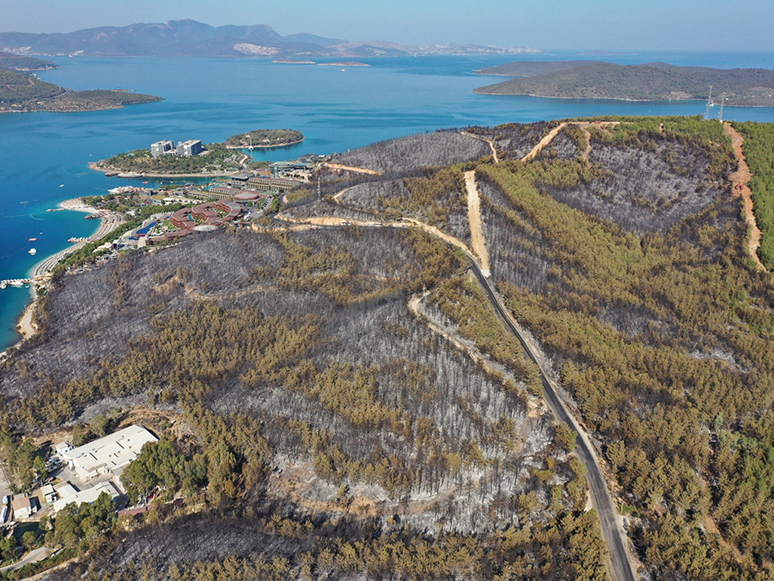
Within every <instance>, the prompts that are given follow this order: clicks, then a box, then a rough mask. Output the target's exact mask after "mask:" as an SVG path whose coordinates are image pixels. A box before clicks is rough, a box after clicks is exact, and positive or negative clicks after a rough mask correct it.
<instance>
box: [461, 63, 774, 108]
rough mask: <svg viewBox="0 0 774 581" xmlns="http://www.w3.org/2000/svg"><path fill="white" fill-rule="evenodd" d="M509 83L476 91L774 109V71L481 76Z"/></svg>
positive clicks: (660, 69) (518, 70)
mask: <svg viewBox="0 0 774 581" xmlns="http://www.w3.org/2000/svg"><path fill="white" fill-rule="evenodd" d="M476 72H478V73H479V74H488V75H504V76H510V77H519V78H514V79H512V80H509V81H504V82H502V83H497V84H494V85H489V86H486V87H481V88H479V89H476V90H475V91H473V92H474V93H480V94H485V95H524V96H530V97H547V98H552V99H618V100H627V101H667V100H674V101H681V100H701V101H704V100H707V98H708V97H709V91H710V86H712V97H714V98H715V99H716V100H717V101H718V103H720V100H721V99H722V100H723V102H724V103H725V105H727V106H733V107H774V71H771V70H768V69H729V70H726V69H712V68H707V67H678V66H673V65H669V64H666V63H648V64H642V65H616V64H612V63H606V62H600V61H557V62H529V61H522V62H516V63H509V64H506V65H501V66H499V67H491V68H488V69H482V70H480V71H476Z"/></svg>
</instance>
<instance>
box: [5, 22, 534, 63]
mask: <svg viewBox="0 0 774 581" xmlns="http://www.w3.org/2000/svg"><path fill="white" fill-rule="evenodd" d="M0 50H5V51H8V52H12V53H15V54H20V55H44V56H55V55H73V56H78V55H84V56H199V57H240V56H271V57H282V56H286V57H290V56H303V57H327V56H330V57H382V56H408V55H467V54H535V53H539V52H540V51H539V50H536V49H532V48H527V47H513V48H499V47H493V46H479V45H474V44H464V45H460V44H450V45H427V46H406V45H401V44H395V43H391V42H349V41H346V40H341V39H334V38H324V37H320V36H315V35H313V34H291V35H288V36H284V37H283V36H280V35H279V34H277V33H276V32H275V31H274V29H273V28H272V27H271V26H267V25H264V24H257V25H252V26H219V27H217V28H215V27H212V26H210V25H208V24H202V23H201V22H196V21H195V20H172V21H169V22H164V23H158V24H132V25H129V26H123V27H101V28H89V29H86V30H78V31H76V32H70V33H67V34H60V33H56V34H32V33H23V32H2V33H0Z"/></svg>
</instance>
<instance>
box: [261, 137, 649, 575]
mask: <svg viewBox="0 0 774 581" xmlns="http://www.w3.org/2000/svg"><path fill="white" fill-rule="evenodd" d="M565 125H567V124H566V123H564V124H562V125H560V126H559V127H557V128H555V129H556V131H552V132H551V134H550V137H549V136H546V137H547V138H548V139H546V138H544V140H543V141H544V142H543V141H542V142H541V144H539V146H538V147H536V149H535V150H533V152H534V154H536V153H537V152H538V151H539V148H542V147H544V146H545V145H546V144H547V143H550V141H551V139H553V137H554V136H555V135H556V134H557V133H558V132H559V131H560V130H561V129H563V128H564V126H565ZM528 157H529V156H528ZM470 174H473V175H470V176H468V175H466V176H465V177H466V178H468V177H470V178H472V185H473V187H475V173H474V172H470ZM466 181H471V180H466ZM341 193H343V192H339V194H341ZM337 196H338V194H337ZM337 196H334V200H335V201H336V202H337V203H339V204H341V201H340V200H339V199H338V197H337ZM469 210H474V211H475V210H478V211H479V212H480V209H479V208H475V207H474V208H469ZM275 218H278V219H280V220H285V221H297V222H307V223H313V221H315V220H320V222H318V223H320V224H325V225H331V226H334V225H335V226H338V225H340V224H341V221H342V219H341V218H335V219H334V218H330V217H326V218H320V217H318V218H298V219H292V218H287V217H283V216H280V215H277V216H275ZM326 220H331V221H330V222H327V221H326ZM348 222H350V223H353V224H354V223H356V221H352V220H348ZM407 223H410V224H412V225H414V226H417V227H420V228H423V229H425V230H426V231H428V232H429V233H430V234H432V235H433V236H436V237H438V238H441V239H442V240H444V241H445V242H447V243H448V244H450V245H452V246H455V247H457V248H460V249H461V250H463V252H465V254H466V255H467V256H468V258H469V259H470V264H471V266H472V268H473V272H474V274H475V276H476V278H477V279H478V280H479V282H480V283H481V286H482V287H483V288H484V291H486V293H487V296H488V297H489V300H490V302H491V303H492V306H493V307H494V308H495V310H496V311H497V313H498V314H499V315H500V317H501V318H502V319H503V321H504V322H505V325H506V327H507V328H508V329H509V330H510V331H511V332H512V333H513V334H514V335H515V336H516V338H517V339H518V340H519V342H520V343H521V345H522V347H523V348H524V350H525V351H526V352H527V354H528V355H529V357H530V358H531V359H532V360H533V361H534V362H535V363H536V364H537V366H538V369H539V370H540V375H541V377H542V380H543V393H544V398H543V399H544V401H545V402H546V404H547V405H548V407H549V409H550V410H551V411H552V412H553V414H554V416H555V417H556V418H557V420H558V421H561V422H565V423H566V424H567V425H568V426H570V428H571V429H572V430H574V431H575V432H576V433H577V434H578V438H577V441H576V453H577V454H578V458H579V459H580V461H581V462H582V463H583V465H584V467H585V468H586V472H587V473H586V480H587V482H588V483H589V490H590V492H591V501H592V504H593V505H594V508H595V509H596V511H597V514H598V516H599V522H600V528H601V532H602V539H603V540H604V542H605V544H606V545H607V549H608V553H609V558H610V561H609V563H608V564H609V570H610V574H611V576H612V579H613V581H636V580H637V579H638V577H637V575H636V574H635V572H634V567H633V565H632V562H631V559H630V557H629V553H628V551H627V550H626V540H627V536H626V532H625V531H624V529H623V524H622V522H621V520H620V518H619V515H618V511H617V510H616V508H615V504H614V502H613V499H612V497H611V496H610V492H609V491H608V489H607V483H606V481H605V477H604V475H603V472H602V468H601V462H600V460H599V458H598V457H597V454H596V451H595V448H594V445H593V444H592V443H591V440H590V438H589V436H588V434H587V433H586V431H585V429H584V428H583V427H582V426H581V425H580V424H579V423H578V421H577V420H576V419H575V417H574V416H573V415H572V414H571V413H570V411H569V409H568V408H567V406H566V405H565V403H564V401H563V400H562V399H561V398H560V397H559V387H558V386H557V385H556V383H555V382H554V381H553V380H552V379H551V377H550V376H549V374H548V372H547V368H548V364H547V363H546V362H545V361H544V359H543V356H542V354H541V352H540V350H539V349H538V348H537V346H536V345H535V344H534V343H533V342H532V341H531V339H530V338H529V337H527V336H526V334H525V333H524V332H523V331H522V330H521V327H520V326H519V324H518V323H517V322H516V320H515V319H514V318H513V316H512V315H511V314H510V311H509V310H508V308H507V307H506V306H505V303H504V302H503V300H502V298H501V297H500V295H499V294H498V293H497V291H496V290H495V288H494V285H493V284H492V281H491V280H490V279H489V272H488V271H487V272H482V266H481V265H480V264H479V262H478V260H479V259H480V257H479V256H477V255H476V254H475V253H474V252H473V251H472V250H471V249H470V248H468V247H467V246H466V245H465V244H464V243H463V242H462V241H460V240H458V239H456V238H454V237H452V236H449V235H447V234H444V233H443V232H441V231H440V230H438V229H437V228H435V227H433V226H429V225H427V224H424V223H423V222H420V221H418V220H413V219H407V218H404V219H403V221H402V222H391V223H387V224H386V225H389V226H402V227H406V226H407V225H408V224H407ZM358 224H363V223H359V222H358ZM482 234H483V232H482ZM483 243H484V244H485V241H483Z"/></svg>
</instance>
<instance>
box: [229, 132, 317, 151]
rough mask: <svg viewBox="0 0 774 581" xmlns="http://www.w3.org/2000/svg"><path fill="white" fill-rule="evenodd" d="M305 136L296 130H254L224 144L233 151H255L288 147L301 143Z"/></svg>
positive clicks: (236, 136) (233, 137) (230, 138)
mask: <svg viewBox="0 0 774 581" xmlns="http://www.w3.org/2000/svg"><path fill="white" fill-rule="evenodd" d="M304 139H306V138H305V137H304V134H303V133H301V132H300V131H296V130H295V129H254V130H252V131H250V132H248V133H240V134H239V135H232V136H231V137H229V138H228V139H226V141H225V142H224V145H225V146H226V147H228V148H231V149H254V148H256V147H262V148H263V147H287V146H288V145H295V144H296V143H301V142H302V141H303V140H304Z"/></svg>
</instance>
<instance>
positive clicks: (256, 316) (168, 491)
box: [0, 118, 774, 581]
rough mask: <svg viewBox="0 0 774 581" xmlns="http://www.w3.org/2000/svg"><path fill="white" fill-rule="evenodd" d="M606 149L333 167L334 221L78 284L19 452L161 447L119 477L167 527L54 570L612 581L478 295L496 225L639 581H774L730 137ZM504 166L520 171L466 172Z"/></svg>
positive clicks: (135, 521)
mask: <svg viewBox="0 0 774 581" xmlns="http://www.w3.org/2000/svg"><path fill="white" fill-rule="evenodd" d="M606 121H607V122H606V123H604V124H602V123H597V124H595V123H593V122H589V121H572V120H568V121H566V122H564V123H562V124H561V125H560V124H557V123H555V122H550V123H542V124H536V125H534V126H520V125H516V124H509V125H506V126H502V127H494V128H485V127H469V128H466V130H465V132H466V135H458V134H453V133H438V134H433V135H432V136H430V137H428V136H417V137H415V138H413V139H409V140H399V141H397V142H396V143H392V144H390V143H385V144H379V145H377V146H376V147H373V148H371V149H368V148H365V149H363V150H360V151H356V152H350V153H351V154H352V157H351V158H349V161H350V162H351V163H355V162H356V161H357V162H358V163H363V164H365V165H367V166H368V167H378V168H379V169H381V170H384V172H385V175H375V174H363V173H357V172H346V171H342V172H338V171H328V170H326V171H324V172H323V173H322V174H321V176H320V179H321V185H320V187H321V189H322V193H323V197H322V199H317V196H316V188H314V192H311V189H312V188H310V192H307V193H308V194H309V197H304V195H305V193H304V192H293V196H292V198H293V199H292V201H291V203H290V204H288V206H290V205H293V204H295V206H294V207H285V208H283V210H282V211H281V213H280V215H279V216H278V219H275V220H272V219H264V220H263V221H261V222H259V223H256V224H255V225H254V229H241V230H229V231H226V232H217V233H212V234H201V235H196V236H193V237H189V238H187V239H185V241H184V242H182V243H180V244H178V245H176V246H172V247H168V248H161V249H158V250H156V251H154V252H152V253H133V254H124V255H121V256H119V257H118V258H116V259H114V260H112V261H109V262H108V263H107V264H105V265H102V266H98V267H93V268H90V269H87V270H85V271H83V272H80V273H76V274H60V275H59V278H57V279H56V280H55V283H54V286H55V288H54V289H53V291H52V292H50V293H49V295H48V296H47V297H46V298H44V299H43V300H42V304H41V305H40V310H39V319H40V321H39V322H40V324H41V325H42V327H43V332H42V334H41V335H39V336H37V337H35V338H33V339H32V340H30V341H27V342H26V343H24V344H22V346H21V347H20V349H19V350H18V351H15V352H12V353H11V354H10V356H9V357H8V358H7V359H6V360H5V361H4V362H2V363H0V390H2V393H3V394H4V402H3V404H4V405H3V406H2V408H1V410H0V424H1V425H2V426H4V427H5V428H6V430H8V433H7V434H5V435H4V436H3V437H4V442H5V444H4V446H3V447H2V448H0V452H2V453H4V454H5V453H7V450H8V449H9V448H10V449H11V450H13V449H14V448H13V446H15V445H18V446H19V448H18V449H21V450H26V448H24V447H23V446H22V444H21V436H22V433H23V434H47V433H49V432H50V431H51V430H54V429H62V428H63V427H67V426H70V425H73V424H75V425H77V426H79V430H81V431H82V432H87V433H88V431H89V430H96V429H98V428H97V426H99V425H101V424H100V423H99V422H98V421H97V420H98V418H99V414H105V413H106V410H110V409H116V410H117V411H116V412H115V415H116V416H117V417H122V414H127V415H129V416H130V417H144V418H153V417H157V418H158V417H160V418H161V419H160V420H158V421H156V423H155V424H154V428H155V429H156V430H157V431H158V433H159V435H161V436H163V438H162V444H159V445H158V446H155V447H150V448H149V449H148V450H145V451H144V452H143V454H142V455H141V458H140V459H139V460H138V463H137V464H133V465H132V466H130V468H129V469H127V477H126V479H125V480H124V483H125V484H126V485H127V487H128V490H129V493H130V495H133V496H132V497H133V498H136V497H137V496H138V495H140V494H150V493H154V494H155V495H156V497H157V499H158V500H157V501H156V502H155V503H154V504H153V505H151V508H150V510H149V511H148V512H147V513H146V514H140V515H135V516H131V517H129V516H126V517H122V520H121V521H120V523H119V524H118V525H111V524H106V525H103V526H102V528H101V529H100V531H99V534H94V530H93V527H94V526H96V525H93V524H92V523H93V521H94V519H93V518H91V520H89V519H85V520H84V522H83V524H82V525H81V528H80V529H78V530H79V531H81V532H82V536H78V534H74V533H72V530H73V529H72V528H70V524H71V523H70V521H68V520H66V519H62V520H54V523H53V530H52V531H51V532H50V533H48V534H47V542H49V543H50V544H52V545H53V544H56V543H58V544H62V545H63V546H65V547H67V548H68V550H70V551H72V552H73V554H74V553H77V554H81V555H83V554H85V552H86V551H87V550H90V551H91V552H90V553H88V555H89V556H88V557H83V558H82V559H83V560H82V561H81V562H80V563H75V564H71V565H70V566H69V567H68V568H65V569H63V570H62V571H60V572H58V573H55V574H52V576H51V578H57V579H81V578H83V579H90V580H91V579H94V580H96V579H105V580H118V579H124V578H135V577H144V578H147V579H158V580H165V581H167V580H169V579H175V578H194V577H196V578H210V579H213V580H220V579H244V580H248V579H254V578H272V579H304V578H310V577H311V578H326V577H327V578H336V579H367V580H371V579H373V580H376V579H382V578H387V577H391V576H392V577H401V578H417V579H418V578H428V579H437V578H466V579H481V580H483V579H495V578H509V577H510V578H517V579H551V580H553V579H557V580H558V579H580V578H583V579H599V580H601V579H606V578H608V570H607V566H606V547H605V544H604V542H603V541H602V539H601V538H600V532H599V522H598V518H597V515H596V513H595V512H594V511H593V510H591V511H590V510H587V504H586V503H587V494H588V485H587V481H586V477H585V471H584V468H583V464H582V463H581V462H580V461H579V459H578V457H577V455H576V453H575V452H573V450H574V449H575V435H574V434H573V433H572V432H571V430H569V429H568V427H567V424H564V423H557V422H556V420H555V419H554V418H553V417H552V416H551V414H550V413H548V411H547V408H546V406H545V404H544V403H543V401H542V399H541V397H542V394H543V392H542V389H543V384H542V383H541V381H540V375H539V373H538V370H537V368H536V365H535V363H534V362H533V361H532V360H531V359H529V358H528V357H526V356H525V353H524V351H523V350H522V348H521V345H520V343H519V342H518V341H517V340H516V339H515V337H514V336H513V335H512V334H511V333H510V331H509V330H508V329H507V328H506V327H505V325H504V324H503V322H502V320H501V319H500V318H498V315H497V312H496V310H495V309H494V307H493V306H492V303H491V302H490V299H489V295H488V294H487V293H486V292H485V290H484V288H483V287H482V286H481V285H480V284H479V282H478V279H476V278H475V277H472V276H471V275H470V270H469V265H470V262H469V258H468V257H470V256H471V254H470V253H469V252H466V250H465V249H466V248H467V245H469V244H471V243H472V242H471V241H472V236H471V233H470V223H469V224H467V229H466V224H465V219H466V217H467V218H469V217H470V214H469V212H470V211H471V208H477V210H476V211H478V212H480V216H479V218H480V222H481V225H480V227H481V229H482V230H483V234H484V243H485V244H486V247H487V250H488V253H489V261H490V268H491V281H490V283H489V284H493V285H495V286H496V290H497V292H498V293H499V294H500V295H502V297H504V299H505V302H506V303H507V306H508V308H509V309H510V311H511V313H512V315H513V317H514V318H515V319H516V321H517V322H518V324H519V326H520V327H522V328H523V329H525V330H526V336H527V339H529V341H530V344H531V345H533V346H534V350H535V354H536V359H538V360H539V361H540V362H541V366H543V367H544V368H545V373H546V375H547V376H548V377H550V378H551V381H552V382H553V383H555V384H556V388H557V389H556V393H557V394H558V397H561V398H562V399H563V400H564V402H565V405H566V406H567V408H568V409H569V410H570V411H571V412H572V413H573V414H574V415H575V416H576V417H577V418H578V421H579V422H580V423H579V425H581V423H582V426H583V428H584V430H585V431H587V432H588V433H590V435H591V436H592V439H591V440H592V442H593V443H592V444H591V445H592V446H596V448H597V450H596V453H597V455H598V456H599V458H600V462H601V463H602V465H603V468H604V473H606V474H607V478H608V480H609V482H608V486H609V487H610V489H611V490H612V491H613V493H614V497H615V504H616V506H618V507H620V510H621V513H622V514H620V515H618V517H619V518H622V519H624V520H625V524H626V530H627V531H628V534H629V542H630V543H631V548H632V551H633V554H634V557H635V559H634V562H635V564H636V563H637V562H638V561H639V562H640V563H641V566H642V567H643V569H642V570H641V571H640V572H639V573H640V574H641V575H642V576H643V577H645V578H651V579H713V580H722V581H731V580H734V581H736V580H744V581H748V580H749V581H753V580H758V579H762V578H766V577H768V576H771V574H772V573H773V572H774V571H772V566H771V563H772V559H774V552H772V548H771V544H770V541H769V539H770V538H771V536H772V534H774V516H772V515H773V514H774V513H772V510H771V502H770V500H769V499H770V498H771V497H772V496H774V477H772V469H771V467H770V462H769V461H768V459H769V458H771V457H772V455H774V447H773V444H772V442H774V428H772V426H774V340H773V339H772V337H774V309H773V308H772V304H774V283H773V282H772V280H771V277H770V276H769V275H768V274H767V273H763V272H759V271H758V269H756V268H755V267H754V266H753V265H752V264H751V263H750V261H749V260H748V256H747V245H746V240H745V236H746V224H745V222H744V220H743V218H742V216H741V202H740V201H739V199H738V198H735V197H733V195H732V191H731V187H730V186H729V175H730V173H731V172H732V171H733V170H734V169H735V163H736V161H735V158H734V157H733V154H732V151H731V149H730V144H729V140H728V138H727V136H725V135H724V133H723V128H722V127H721V126H720V124H717V123H714V122H704V121H702V120H700V119H698V118H646V119H637V118H621V119H615V120H606ZM756 129H757V128H756V127H748V128H746V129H745V132H744V133H745V137H746V139H748V140H750V142H751V144H752V143H753V142H755V141H756V140H757V139H760V140H761V141H762V142H765V143H768V141H767V140H768V138H769V132H768V131H766V132H762V131H759V130H756ZM549 133H550V134H551V135H553V139H552V140H550V142H549V143H548V144H547V145H546V146H545V147H544V148H543V149H542V150H541V151H540V152H539V153H537V154H536V155H535V157H534V158H532V159H531V160H530V161H528V162H524V161H521V159H522V157H523V156H525V155H526V153H527V152H529V151H530V150H531V149H532V148H533V147H534V144H535V143H537V142H541V141H542V138H543V136H545V135H548V134H549ZM471 135H477V136H478V139H476V138H475V137H472V136H471ZM461 138H464V139H465V140H468V141H461V140H460V139H461ZM484 139H486V140H489V141H490V142H491V143H492V145H493V147H495V148H496V150H498V152H499V155H498V159H502V161H501V162H499V163H495V162H494V160H493V158H492V157H490V156H489V155H487V156H486V157H482V158H478V159H476V158H475V157H473V158H471V157H470V156H472V155H474V154H475V153H477V151H475V150H469V149H468V148H467V145H465V146H464V147H463V146H462V145H464V144H468V143H471V142H472V143H473V144H481V145H482V146H483V147H484V148H485V149H484V150H485V151H489V144H488V143H486V142H485V141H484ZM422 144H427V145H428V151H427V152H426V153H425V154H424V155H423V154H422V152H421V149H422ZM757 145H758V146H760V144H757ZM476 147H477V146H476ZM747 151H748V152H749V153H750V157H751V158H752V159H754V160H756V163H760V162H759V160H760V159H763V158H765V156H763V155H762V153H761V152H760V151H759V150H757V149H756V148H755V147H753V148H749V149H748V150H747ZM455 156H456V159H457V160H458V163H457V164H455V165H452V166H447V167H430V166H432V165H434V162H437V161H438V160H441V159H454V158H455ZM751 163H752V162H751ZM469 172H473V175H472V176H471V174H470V173H469ZM471 178H472V180H473V182H474V185H475V187H476V188H477V191H478V193H479V194H480V200H479V202H480V203H479V204H469V203H468V199H467V195H468V193H469V192H470V189H469V187H470V186H471V184H470V180H471ZM312 200H314V201H312ZM478 227H479V225H478V223H477V224H476V228H478ZM447 242H448V243H447ZM479 244H480V241H479ZM95 289H99V291H98V292H95ZM552 393H553V391H552ZM119 408H120V409H119ZM102 421H104V420H102ZM12 427H13V429H14V430H16V431H15V432H14V431H13V430H12V429H11V428H12ZM19 431H21V432H22V433H19ZM14 442H15V443H14ZM19 455H20V454H16V455H13V454H12V455H11V458H16V460H15V462H16V463H15V464H12V465H13V466H16V465H17V464H18V463H19V460H18V458H19ZM173 499H178V500H177V501H176V502H174V503H173V502H172V501H173ZM60 518H61V517H57V519H60ZM90 527H91V528H90ZM89 533H91V534H89Z"/></svg>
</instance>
